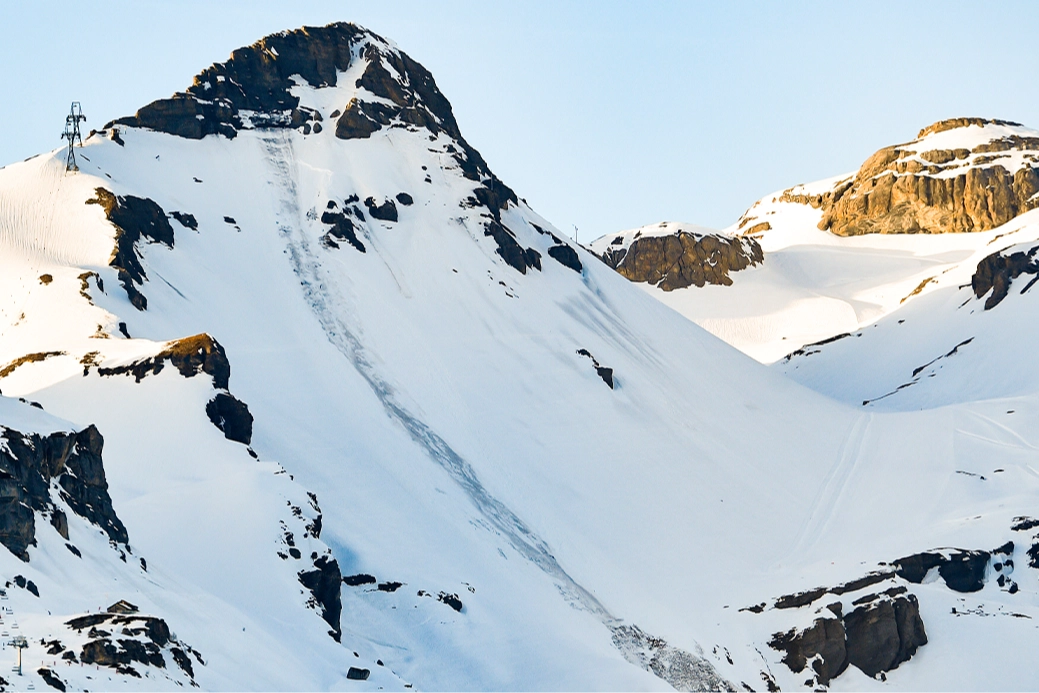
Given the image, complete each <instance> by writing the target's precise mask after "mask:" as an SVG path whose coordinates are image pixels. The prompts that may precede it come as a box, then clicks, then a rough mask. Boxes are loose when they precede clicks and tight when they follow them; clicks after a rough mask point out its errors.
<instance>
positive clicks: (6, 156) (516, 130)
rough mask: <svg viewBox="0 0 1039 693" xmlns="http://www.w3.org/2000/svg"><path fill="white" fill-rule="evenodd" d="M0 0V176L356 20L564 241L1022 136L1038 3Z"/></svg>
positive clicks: (1038, 108)
mask: <svg viewBox="0 0 1039 693" xmlns="http://www.w3.org/2000/svg"><path fill="white" fill-rule="evenodd" d="M642 5H643V3H638V4H636V3H622V2H605V1H604V2H583V3H577V2H572V3H568V2H559V1H558V0H556V1H555V2H539V1H535V0H524V1H523V2H497V1H494V2H486V1H481V2H454V1H440V2H431V1H428V0H426V1H418V0H417V1H404V0H399V1H396V0H369V1H366V2H359V1H354V0H339V1H338V2H332V1H328V0H308V1H307V2H294V1H293V2H287V1H285V0H281V1H279V2H274V1H255V2H245V1H235V0H218V1H215V2H210V1H207V2H201V1H197V0H184V1H177V2H174V1H166V2H161V1H157V0H132V1H131V0H104V1H103V2H95V1H93V0H89V1H84V2H75V3H73V2H56V1H53V0H37V1H33V2H24V1H21V0H17V1H16V0H0V8H2V14H0V17H2V20H3V21H2V22H0V65H2V69H3V77H4V79H3V86H2V97H0V132H2V133H3V135H2V136H0V163H10V162H12V161H17V160H19V159H23V158H25V157H27V156H30V155H32V154H35V153H38V152H40V151H44V150H48V149H51V148H53V147H57V146H60V145H61V144H62V142H61V141H60V140H59V139H58V136H59V134H60V133H61V131H62V128H63V127H64V116H65V114H66V113H67V111H68V105H69V102H70V101H72V100H79V101H82V102H83V108H84V112H85V113H86V115H87V117H88V122H87V125H88V126H90V127H99V126H100V125H102V124H103V123H104V122H106V121H107V120H110V119H112V118H115V117H118V116H121V115H127V114H130V113H133V112H134V111H136V110H137V108H138V107H140V106H141V105H143V104H145V103H147V102H149V101H152V100H154V99H156V98H161V97H165V96H169V95H170V94H171V93H173V92H174V91H177V90H180V89H183V88H185V87H187V86H188V85H189V84H190V83H191V79H192V77H193V76H194V75H195V74H196V73H197V72H199V71H200V70H201V69H202V68H204V67H206V66H208V65H209V64H211V63H213V62H215V61H220V60H223V59H225V58H226V57H227V56H228V54H229V53H230V52H231V50H233V49H234V48H237V47H239V46H242V45H246V44H249V43H252V42H253V41H255V40H256V39H258V38H260V37H261V36H263V35H265V34H268V33H271V32H274V31H278V30H281V29H288V28H294V27H297V26H301V25H304V24H325V23H328V22H331V21H338V20H347V21H354V22H357V23H359V24H362V25H364V26H367V27H368V28H370V29H372V30H373V31H375V32H377V33H379V34H382V35H383V36H385V37H387V38H390V39H393V40H394V41H396V42H397V43H398V45H400V46H401V48H403V49H404V50H405V51H406V52H407V53H409V54H410V55H411V56H412V57H413V58H415V59H417V60H418V61H419V62H421V63H423V64H424V65H425V66H426V67H427V68H428V69H429V70H430V71H431V72H432V73H433V75H434V77H435V78H436V80H437V83H438V84H439V85H440V88H441V90H442V91H443V92H444V94H445V95H446V96H447V97H448V99H450V101H451V103H452V105H453V106H454V110H455V114H456V116H457V118H458V122H459V124H460V126H461V128H462V132H463V134H464V135H465V137H466V139H468V140H469V142H470V143H471V144H472V145H473V146H475V147H476V148H477V149H479V150H480V151H481V152H482V153H483V155H484V157H485V158H486V159H487V161H488V163H489V164H490V166H491V168H492V169H493V170H494V171H495V172H496V173H497V174H498V175H499V177H501V178H502V179H503V180H504V181H505V182H506V183H508V184H509V185H511V186H512V187H513V188H514V189H515V190H516V192H517V193H518V194H519V195H520V196H521V197H525V198H526V199H527V201H528V202H530V203H531V205H532V206H533V207H534V208H535V209H536V210H538V211H539V212H540V213H541V214H543V215H544V216H545V217H547V218H548V219H549V220H551V221H553V222H554V223H555V224H556V225H557V226H559V227H560V228H561V229H563V230H565V231H567V232H572V227H573V225H577V226H578V227H579V228H580V230H581V231H580V238H581V240H582V241H588V240H591V238H592V237H594V236H599V235H601V234H603V233H608V232H612V231H617V230H620V229H624V228H631V227H634V226H640V225H642V224H647V223H652V222H655V221H660V220H665V219H671V220H677V221H688V222H693V223H699V224H702V225H706V226H714V227H723V226H726V225H728V224H730V223H732V222H733V221H735V220H736V219H737V218H738V217H739V215H740V214H742V212H743V211H744V210H745V209H746V208H747V207H748V206H749V205H750V204H751V203H753V202H754V200H756V199H757V198H759V197H761V196H763V195H765V194H767V193H769V192H772V191H773V190H776V189H780V188H784V187H788V186H790V185H793V184H796V183H800V182H807V181H810V180H816V179H819V178H825V177H829V176H831V175H836V174H838V173H842V172H845V171H849V170H853V169H855V168H857V167H858V166H859V164H860V163H861V162H862V161H863V160H864V159H865V158H866V157H867V156H868V155H869V154H871V153H872V152H873V151H875V150H876V149H878V148H880V147H882V146H885V145H888V144H894V143H896V142H901V141H905V140H908V139H911V138H913V137H914V136H915V134H916V132H917V131H918V130H919V129H920V128H921V127H923V126H925V125H928V124H929V123H931V122H933V121H935V120H939V119H942V118H948V117H954V116H962V115H980V116H988V117H998V118H1007V119H1010V120H1017V121H1020V122H1024V123H1025V124H1026V125H1030V126H1032V127H1036V128H1039V89H1037V87H1036V71H1035V70H1036V64H1037V55H1039V49H1037V48H1036V38H1035V37H1036V33H1035V32H1036V30H1037V27H1039V3H1037V2H1016V3H1014V2H1004V3H998V2H977V1H976V0H975V1H974V2H952V1H946V2H881V1H879V0H872V1H871V2H868V3H866V2H862V3H851V2H818V3H795V2H783V3H779V2H755V3H742V2H731V1H727V2H718V3H713V4H708V3H699V2H692V1H689V2H677V1H676V2H660V3H656V4H650V5H649V6H642Z"/></svg>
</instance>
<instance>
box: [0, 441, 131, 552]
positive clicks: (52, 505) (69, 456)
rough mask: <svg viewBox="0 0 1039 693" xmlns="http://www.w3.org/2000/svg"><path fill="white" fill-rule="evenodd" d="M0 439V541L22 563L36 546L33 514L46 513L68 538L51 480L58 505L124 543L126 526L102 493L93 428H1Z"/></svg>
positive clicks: (98, 445)
mask: <svg viewBox="0 0 1039 693" xmlns="http://www.w3.org/2000/svg"><path fill="white" fill-rule="evenodd" d="M0 428H2V427H0ZM0 437H2V443H3V444H2V445H0V544H3V545H4V546H5V547H7V549H8V550H9V551H10V552H11V553H13V554H14V555H15V556H17V557H18V558H20V559H22V560H23V561H28V560H29V551H28V549H29V547H30V546H36V544H37V541H36V532H37V529H36V516H37V515H41V516H45V517H48V518H49V520H50V524H51V525H52V526H53V528H54V531H56V532H57V533H58V534H60V535H61V537H62V538H63V539H65V540H66V541H68V538H69V528H68V527H69V526H68V517H67V516H66V514H65V512H64V511H63V510H62V509H61V507H60V505H59V504H58V503H57V502H56V499H55V498H54V497H53V496H52V489H53V487H54V485H55V484H56V487H57V494H58V496H59V498H60V501H61V502H62V504H63V505H65V506H66V507H68V508H69V509H70V510H72V512H74V513H76V514H77V515H80V516H81V517H83V518H85V519H86V520H87V521H89V522H91V523H93V524H95V525H97V526H98V527H100V528H101V529H102V530H104V532H105V533H106V534H107V535H108V537H109V539H111V541H112V542H117V543H120V544H124V545H125V544H126V542H127V541H128V538H127V534H126V528H125V527H124V526H123V523H122V521H120V519H119V517H118V516H117V515H116V514H115V509H114V508H113V507H112V498H111V496H109V495H108V482H107V480H106V479H105V470H104V466H103V463H102V461H101V450H102V447H103V446H104V439H103V438H102V437H101V433H100V432H98V430H97V428H95V427H94V426H92V425H91V426H89V427H87V428H86V429H84V430H82V431H80V432H78V433H65V432H57V433H52V434H50V435H47V436H44V435H40V434H38V433H31V434H24V433H20V432H18V431H15V430H13V429H10V428H3V430H2V433H0ZM69 546H70V547H71V544H70V545H69ZM74 548H75V547H72V548H70V550H73V549H74Z"/></svg>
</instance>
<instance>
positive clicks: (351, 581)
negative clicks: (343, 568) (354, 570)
mask: <svg viewBox="0 0 1039 693" xmlns="http://www.w3.org/2000/svg"><path fill="white" fill-rule="evenodd" d="M343 582H344V583H346V584H347V585H349V586H350V587H359V586H361V585H374V584H375V576H374V575H368V574H367V573H358V574H357V575H347V576H345V577H344V578H343Z"/></svg>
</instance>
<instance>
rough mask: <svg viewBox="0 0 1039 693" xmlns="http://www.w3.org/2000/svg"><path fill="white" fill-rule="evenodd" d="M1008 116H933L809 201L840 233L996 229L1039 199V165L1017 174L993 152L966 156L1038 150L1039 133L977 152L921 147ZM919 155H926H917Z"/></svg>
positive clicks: (1000, 141)
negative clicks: (931, 137) (911, 137)
mask: <svg viewBox="0 0 1039 693" xmlns="http://www.w3.org/2000/svg"><path fill="white" fill-rule="evenodd" d="M1006 122H1007V121H988V120H985V119H982V118H954V119H951V120H946V121H942V122H939V123H935V124H934V125H931V126H930V127H927V128H924V129H923V130H921V131H920V134H919V135H918V139H917V141H914V142H909V143H907V144H901V145H896V146H893V147H885V148H884V149H881V150H880V151H878V152H876V153H875V154H874V155H873V156H871V157H870V158H869V159H867V160H866V162H865V163H864V164H863V165H862V167H861V168H860V169H859V171H858V173H857V174H856V175H855V177H854V178H853V179H850V180H848V181H847V182H845V183H843V184H841V185H838V186H837V187H836V188H835V189H834V190H833V191H831V192H829V193H826V194H824V195H819V196H816V197H815V198H814V199H812V200H804V201H806V202H808V203H810V204H812V206H814V207H817V208H822V209H823V210H824V212H825V213H824V215H823V219H822V221H821V222H820V224H819V228H821V229H829V230H830V231H832V232H833V233H835V234H837V235H839V236H853V235H859V234H864V233H947V232H969V231H987V230H989V229H992V228H995V227H997V226H1000V225H1001V224H1004V223H1006V222H1007V221H1009V220H1010V219H1012V218H1014V217H1015V216H1017V215H1019V214H1021V213H1023V212H1026V211H1028V210H1029V209H1032V208H1034V207H1035V206H1036V205H1037V204H1039V203H1037V200H1036V199H1035V198H1034V196H1035V193H1036V192H1037V191H1039V168H1037V167H1034V166H1033V167H1030V166H1025V167H1023V168H1021V169H1019V170H1017V171H1016V172H1014V173H1011V172H1010V171H1008V170H1007V169H1006V168H1004V167H1003V166H1001V165H999V164H995V165H992V162H994V161H995V160H996V159H997V157H995V156H992V157H989V156H975V158H974V159H973V161H972V162H971V163H970V165H969V166H963V164H964V163H965V162H964V160H966V159H968V158H969V157H970V156H971V155H977V154H982V153H993V152H995V153H998V152H1011V151H1021V150H1025V151H1035V150H1039V139H1037V138H1027V137H1019V136H1009V137H1003V138H1001V139H997V140H993V141H990V142H988V143H985V144H982V145H979V146H977V147H975V148H974V150H973V151H967V150H966V149H957V150H935V151H919V150H920V149H921V148H922V147H923V146H925V145H921V144H918V140H919V139H920V138H923V137H924V136H926V135H927V134H930V133H934V132H942V131H944V130H950V129H953V128H959V127H969V126H975V125H984V124H986V123H996V124H1004V123H1006ZM917 154H919V157H920V158H921V159H923V162H921V161H919V160H917V159H916V156H917ZM961 167H962V170H961V171H957V172H954V173H953V174H952V175H949V172H951V171H953V170H954V169H957V168H961ZM938 174H941V175H938ZM793 201H801V200H793Z"/></svg>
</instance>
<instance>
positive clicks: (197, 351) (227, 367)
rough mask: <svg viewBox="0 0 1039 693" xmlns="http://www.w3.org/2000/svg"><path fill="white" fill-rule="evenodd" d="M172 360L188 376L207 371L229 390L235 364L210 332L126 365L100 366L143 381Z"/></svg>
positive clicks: (216, 384) (104, 372)
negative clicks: (232, 363) (232, 366)
mask: <svg viewBox="0 0 1039 693" xmlns="http://www.w3.org/2000/svg"><path fill="white" fill-rule="evenodd" d="M166 362H169V363H170V364H172V365H173V367H174V368H176V369H177V370H178V371H179V372H180V374H181V375H182V376H184V377H185V378H191V377H194V376H195V375H198V374H199V373H205V374H207V375H209V376H212V378H213V387H215V388H217V389H220V390H226V389H227V386H228V382H229V381H230V379H231V364H230V363H229V362H228V360H227V354H226V353H225V352H224V347H222V346H221V345H220V343H219V342H218V341H216V340H215V339H213V338H212V337H210V336H209V335H208V334H205V333H202V334H197V335H194V336H192V337H185V338H184V339H178V340H176V341H173V342H170V343H169V345H168V346H167V347H166V348H165V349H163V350H162V351H160V352H159V353H158V354H156V355H155V356H151V357H149V358H146V359H141V360H139V361H134V362H133V363H128V364H126V365H123V366H113V367H108V368H106V367H98V369H97V372H98V373H99V374H100V375H105V376H109V375H132V376H133V377H134V380H136V381H137V382H141V380H142V379H143V378H144V377H145V376H147V375H157V374H158V373H159V372H161V371H162V369H163V366H164V365H165V364H166Z"/></svg>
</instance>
